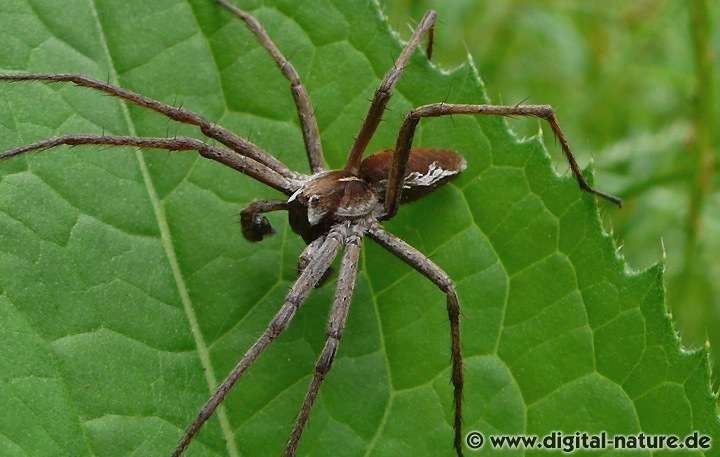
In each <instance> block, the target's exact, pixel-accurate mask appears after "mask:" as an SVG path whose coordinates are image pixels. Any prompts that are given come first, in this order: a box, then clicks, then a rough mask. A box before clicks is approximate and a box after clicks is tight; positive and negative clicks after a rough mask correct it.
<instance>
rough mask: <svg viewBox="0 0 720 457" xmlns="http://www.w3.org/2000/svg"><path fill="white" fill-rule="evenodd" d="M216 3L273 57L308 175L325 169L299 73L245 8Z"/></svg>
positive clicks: (316, 132) (308, 101)
mask: <svg viewBox="0 0 720 457" xmlns="http://www.w3.org/2000/svg"><path fill="white" fill-rule="evenodd" d="M217 2H218V3H219V4H220V5H221V6H222V7H224V8H225V9H227V10H228V11H230V12H231V13H233V14H234V15H235V16H236V17H238V18H240V19H241V20H242V21H243V22H244V23H245V25H246V26H247V28H248V29H249V30H250V31H251V32H252V33H253V34H254V35H255V36H256V37H257V39H258V41H259V42H260V44H261V45H262V47H263V48H265V49H266V50H267V51H268V53H269V54H270V55H271V56H272V58H273V60H275V63H276V64H277V66H278V67H279V68H280V71H281V72H282V74H283V76H285V78H287V80H288V81H290V90H291V92H292V96H293V100H294V101H295V107H296V108H297V113H298V118H299V119H300V125H301V127H302V133H303V140H304V141H305V150H306V151H307V156H308V161H309V162H310V169H311V170H312V174H315V173H319V172H321V171H323V170H324V169H325V159H324V158H323V152H322V143H321V140H320V130H319V129H318V125H317V120H316V119H315V113H314V109H313V106H312V101H311V100H310V95H308V92H307V90H306V89H305V86H303V84H302V81H300V75H299V74H298V72H297V71H296V70H295V67H293V65H292V63H290V61H289V60H287V59H286V58H285V56H283V54H282V53H281V52H280V49H278V47H277V46H276V45H275V43H274V42H273V41H272V39H270V36H269V35H268V34H267V32H266V31H265V28H263V26H262V24H261V23H260V21H258V20H257V19H256V18H255V17H253V16H252V15H250V14H249V13H247V12H246V11H243V10H241V9H240V8H238V7H237V6H235V5H232V4H230V3H228V2H227V1H226V0H217Z"/></svg>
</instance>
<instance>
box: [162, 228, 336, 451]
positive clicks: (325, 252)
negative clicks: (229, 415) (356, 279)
mask: <svg viewBox="0 0 720 457" xmlns="http://www.w3.org/2000/svg"><path fill="white" fill-rule="evenodd" d="M346 230H347V229H346V227H345V226H335V227H333V228H332V230H330V233H329V234H328V235H327V236H326V237H325V238H324V239H323V240H322V245H321V246H320V247H319V248H318V247H317V246H316V245H315V244H314V243H311V244H310V245H308V246H307V247H306V248H305V251H303V253H304V254H305V252H308V250H312V252H314V256H313V257H312V258H311V260H310V261H309V263H308V264H307V266H306V267H305V269H303V271H302V273H301V274H300V276H299V277H298V279H297V281H295V284H293V286H292V287H291V288H290V291H289V292H288V294H287V296H286V298H285V302H284V303H283V305H282V307H281V308H280V310H279V311H278V312H277V314H275V317H273V319H272V320H271V321H270V324H268V326H267V328H266V329H265V331H264V332H263V334H262V335H260V338H258V339H257V341H255V344H253V345H252V347H251V348H250V349H248V351H247V352H246V353H245V355H243V357H242V359H240V362H238V364H237V365H236V366H235V368H233V369H232V371H231V372H230V373H229V374H228V375H227V377H226V378H225V380H223V382H222V383H220V385H219V386H218V387H217V389H215V391H214V392H213V394H212V396H211V397H210V399H209V400H208V401H207V402H206V403H205V405H204V406H203V407H202V410H201V411H200V414H198V417H197V418H196V419H195V421H194V422H193V423H192V424H191V425H190V427H188V429H187V430H186V431H185V434H184V435H183V437H182V439H181V440H180V443H179V444H178V446H177V448H176V449H175V452H173V454H172V456H173V457H179V456H180V455H181V454H182V453H183V452H184V451H185V448H187V447H188V445H189V444H190V442H191V441H192V439H193V438H194V437H195V435H196V434H197V432H198V431H199V430H200V428H201V427H202V426H203V425H204V424H205V422H207V420H208V419H209V418H210V417H211V416H212V415H213V413H214V412H215V410H216V409H217V408H218V407H219V406H220V405H221V404H222V402H223V400H224V399H225V397H226V396H227V394H228V393H229V392H230V390H231V389H232V388H233V387H234V386H235V384H236V383H237V382H238V380H240V377H242V375H243V374H244V373H245V372H246V371H247V369H248V368H249V367H250V366H251V365H252V364H253V363H254V362H255V359H257V358H258V356H259V355H260V354H261V353H262V352H263V351H264V350H265V348H267V347H268V345H269V344H270V343H271V342H272V341H273V340H274V339H275V338H276V337H277V336H278V335H280V334H281V333H282V332H283V331H284V330H285V329H286V328H287V326H288V324H289V323H290V321H291V320H292V319H293V317H295V313H296V312H297V310H298V308H300V306H301V305H302V304H303V303H304V302H305V300H306V299H307V297H308V295H309V294H310V292H311V291H312V290H313V288H314V287H315V284H316V283H317V282H318V281H319V280H320V278H321V277H322V275H323V274H324V273H325V271H326V270H327V269H328V267H330V264H331V263H332V262H333V260H334V259H335V257H337V254H338V253H339V252H340V248H341V247H342V245H343V244H344V242H345V232H346Z"/></svg>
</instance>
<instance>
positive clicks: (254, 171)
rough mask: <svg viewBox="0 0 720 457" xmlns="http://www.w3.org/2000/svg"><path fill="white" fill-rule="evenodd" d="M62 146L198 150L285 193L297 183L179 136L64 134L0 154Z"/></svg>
mask: <svg viewBox="0 0 720 457" xmlns="http://www.w3.org/2000/svg"><path fill="white" fill-rule="evenodd" d="M60 145H68V146H80V145H101V146H130V147H137V148H151V149H165V150H167V151H198V152H199V153H200V155H202V156H203V157H205V158H208V159H211V160H214V161H216V162H220V163H222V164H223V165H226V166H228V167H230V168H232V169H234V170H237V171H239V172H241V173H243V174H245V175H248V176H250V177H251V178H253V179H256V180H258V181H260V182H262V183H264V184H267V185H268V186H270V187H272V188H273V189H277V190H279V191H280V192H283V193H285V194H290V193H292V192H293V190H294V188H295V184H294V183H293V182H292V181H290V180H289V179H286V178H285V177H283V176H281V175H280V174H278V173H276V172H275V171H274V170H272V169H271V168H269V167H267V166H265V165H263V164H261V163H259V162H256V161H255V160H253V159H250V158H248V157H245V156H243V155H240V154H237V153H235V152H232V151H228V150H226V149H223V148H220V147H217V146H213V145H210V144H207V143H203V142H202V141H200V140H197V139H195V138H189V137H180V136H178V137H175V138H151V137H132V136H120V135H65V136H59V137H55V138H50V139H48V140H45V141H39V142H37V143H33V144H28V145H26V146H21V147H19V148H15V149H11V150H9V151H5V152H3V153H0V160H3V159H9V158H11V157H16V156H19V155H22V154H25V153H28V152H32V151H42V150H46V149H50V148H54V147H56V146H60Z"/></svg>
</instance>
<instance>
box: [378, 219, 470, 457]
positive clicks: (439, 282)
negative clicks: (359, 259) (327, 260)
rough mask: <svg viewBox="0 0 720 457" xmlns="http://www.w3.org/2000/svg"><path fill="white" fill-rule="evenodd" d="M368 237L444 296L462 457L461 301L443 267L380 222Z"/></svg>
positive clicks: (457, 449) (457, 443)
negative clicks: (428, 281) (431, 284)
mask: <svg viewBox="0 0 720 457" xmlns="http://www.w3.org/2000/svg"><path fill="white" fill-rule="evenodd" d="M367 234H368V236H369V237H370V238H372V239H373V240H375V242H377V243H378V244H379V245H380V246H382V247H383V248H385V249H387V250H388V251H389V252H390V253H391V254H393V255H394V256H395V257H397V258H399V259H400V260H402V261H403V262H405V263H406V264H408V265H410V266H411V267H413V268H414V269H415V270H416V271H417V272H419V273H420V274H422V275H423V276H425V277H426V278H427V279H429V280H430V281H431V282H432V283H433V284H435V285H436V286H437V287H438V288H439V289H440V290H441V291H443V292H444V293H445V295H446V297H447V313H448V319H449V320H450V354H451V358H452V376H451V381H452V384H453V388H454V394H453V409H454V410H455V419H454V422H453V430H454V432H455V439H454V441H453V444H454V446H455V452H457V455H458V457H462V455H463V451H462V405H463V385H464V378H463V358H462V348H461V340H460V300H459V299H458V295H457V291H456V290H455V285H454V284H453V281H452V279H450V276H448V274H447V273H445V271H443V269H442V268H440V267H439V266H437V265H435V263H434V262H433V261H432V260H430V259H429V258H427V257H426V256H425V255H424V254H423V253H422V252H420V251H418V250H417V249H415V248H414V247H412V246H411V245H409V244H408V243H406V242H405V241H403V240H401V239H400V238H398V237H397V236H395V235H393V234H392V233H390V232H388V231H387V230H385V229H384V228H383V227H382V226H381V225H380V224H379V223H377V222H374V223H373V224H372V225H370V227H369V228H368V231H367Z"/></svg>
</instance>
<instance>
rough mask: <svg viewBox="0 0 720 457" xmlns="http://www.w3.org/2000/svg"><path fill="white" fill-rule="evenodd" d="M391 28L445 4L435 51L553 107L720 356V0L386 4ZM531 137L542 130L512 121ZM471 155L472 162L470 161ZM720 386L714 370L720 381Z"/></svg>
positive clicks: (674, 302) (553, 150)
mask: <svg viewBox="0 0 720 457" xmlns="http://www.w3.org/2000/svg"><path fill="white" fill-rule="evenodd" d="M381 4H382V5H383V7H384V8H385V11H386V14H387V15H388V17H389V18H390V23H391V25H392V27H393V28H394V29H396V30H399V31H400V34H401V36H402V37H403V38H405V39H407V38H408V37H409V35H410V31H411V28H410V25H409V24H408V21H409V20H410V19H409V18H412V19H413V20H418V19H419V18H420V17H422V14H423V13H424V12H425V11H426V10H427V9H435V10H436V11H438V14H439V25H438V27H437V29H436V37H435V51H434V56H433V60H434V61H435V62H437V63H439V64H440V65H441V66H442V67H445V68H452V67H454V66H456V65H459V64H461V63H463V62H464V61H465V60H466V56H467V54H468V53H470V54H471V55H472V56H473V58H474V61H475V64H476V66H477V68H478V70H479V73H480V76H481V77H482V79H483V81H484V82H485V85H486V90H487V94H488V96H489V97H490V100H491V102H492V103H494V104H515V103H518V102H521V101H523V100H525V99H527V101H526V103H529V104H532V103H535V104H551V105H553V106H554V107H556V108H557V115H558V118H559V121H560V125H561V127H562V128H563V130H564V131H565V134H566V136H567V138H568V140H569V142H570V145H571V147H572V148H573V149H574V152H575V154H576V155H577V157H578V160H579V162H580V163H581V165H583V166H585V165H587V164H588V163H589V162H590V160H591V157H592V159H593V160H594V166H595V170H596V183H597V187H598V188H600V189H601V190H603V191H606V192H610V193H612V194H615V195H618V196H620V197H622V198H623V199H624V200H625V206H624V207H623V209H621V210H618V209H616V208H614V207H612V206H611V205H610V204H607V203H604V202H600V205H601V208H602V212H603V220H604V222H605V225H606V227H607V229H608V231H609V232H610V233H612V236H613V237H614V238H615V239H616V241H617V244H618V246H619V250H620V253H621V254H622V255H623V256H624V257H625V258H626V260H627V263H628V267H629V269H630V270H632V271H637V270H641V269H644V268H647V267H648V266H650V265H652V264H653V263H656V262H658V261H662V258H663V255H664V252H665V253H666V255H667V276H666V278H667V282H666V286H667V303H668V307H669V310H670V311H671V312H672V314H673V320H674V321H675V325H676V329H677V330H678V332H679V333H680V335H681V337H682V340H683V344H684V345H685V347H687V348H697V347H699V346H702V345H704V344H706V342H708V341H709V342H710V344H711V350H712V354H713V358H714V360H715V361H720V192H718V187H719V186H718V181H719V180H718V179H717V178H715V179H714V180H713V174H714V171H717V170H718V168H719V167H720V161H719V160H717V158H716V156H717V151H719V150H720V147H719V146H720V144H719V143H720V133H717V132H716V130H717V124H718V121H717V120H718V113H719V112H720V111H719V109H720V106H719V105H720V97H719V94H718V90H717V85H718V83H719V82H720V75H719V73H718V65H717V62H716V58H717V56H718V55H719V54H720V32H718V27H719V26H720V2H717V1H715V2H713V1H711V0H688V1H677V0H638V1H632V2H628V1H626V0H602V1H599V0H584V1H572V0H543V1H529V0H484V1H478V0H381ZM509 123H510V125H511V127H512V128H513V129H514V130H515V131H516V132H517V134H518V135H519V136H521V137H524V136H530V135H533V134H536V133H537V132H538V128H539V127H542V128H543V131H544V135H545V143H546V145H547V147H548V149H549V151H550V154H551V155H552V156H553V158H554V159H555V160H556V163H557V169H558V171H559V172H567V171H568V166H567V163H566V162H565V161H564V159H563V157H562V156H561V152H560V149H559V147H557V145H556V144H555V141H554V139H553V138H552V134H551V131H550V128H549V127H548V126H546V125H543V124H540V123H539V122H538V121H536V120H532V119H525V120H509ZM469 159H470V160H472V158H469ZM714 381H715V383H716V385H717V375H715V377H714Z"/></svg>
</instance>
